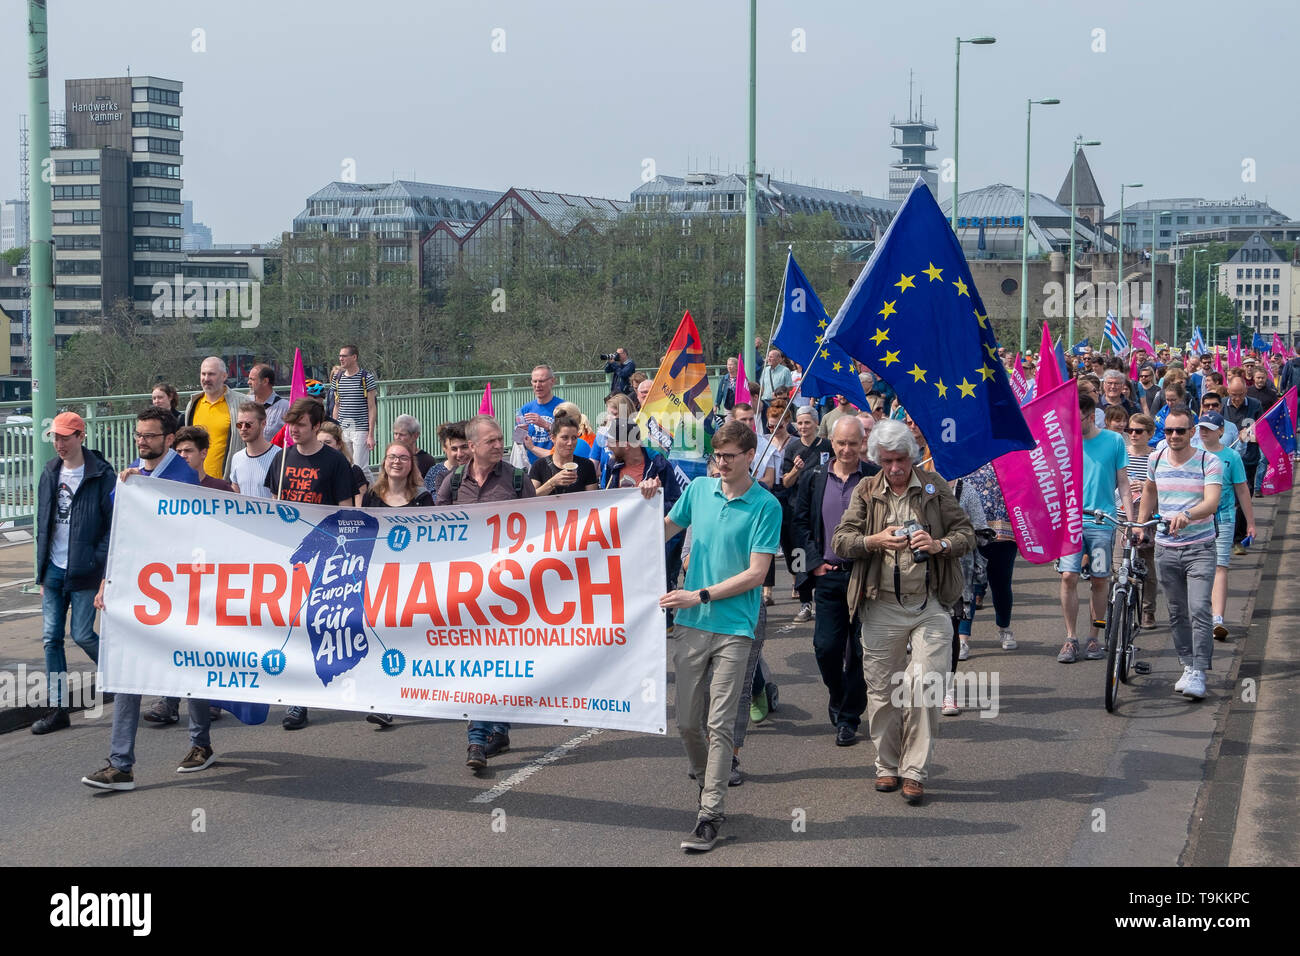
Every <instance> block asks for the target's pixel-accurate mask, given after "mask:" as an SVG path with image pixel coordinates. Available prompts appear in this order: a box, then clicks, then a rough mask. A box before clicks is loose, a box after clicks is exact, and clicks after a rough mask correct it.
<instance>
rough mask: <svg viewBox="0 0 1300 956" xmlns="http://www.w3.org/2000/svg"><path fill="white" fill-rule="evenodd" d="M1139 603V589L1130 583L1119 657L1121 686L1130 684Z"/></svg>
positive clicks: (1125, 604)
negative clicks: (1130, 667)
mask: <svg viewBox="0 0 1300 956" xmlns="http://www.w3.org/2000/svg"><path fill="white" fill-rule="evenodd" d="M1137 601H1138V598H1137V589H1136V588H1135V587H1134V586H1133V584H1132V583H1131V582H1130V584H1129V593H1128V600H1127V601H1125V602H1124V622H1123V623H1124V627H1123V630H1122V633H1121V637H1122V638H1123V646H1121V647H1120V655H1119V680H1120V683H1121V684H1127V683H1128V665H1129V659H1130V657H1131V656H1132V652H1131V650H1130V649H1131V648H1132V647H1133V635H1134V634H1135V633H1136V632H1137V621H1138V619H1139V618H1138V607H1139V605H1138V603H1137Z"/></svg>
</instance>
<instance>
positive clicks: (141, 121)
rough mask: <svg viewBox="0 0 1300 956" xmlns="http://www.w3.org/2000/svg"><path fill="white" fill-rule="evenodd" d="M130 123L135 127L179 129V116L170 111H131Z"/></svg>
mask: <svg viewBox="0 0 1300 956" xmlns="http://www.w3.org/2000/svg"><path fill="white" fill-rule="evenodd" d="M131 125H132V126H133V127H135V128H137V129H138V128H141V127H147V128H151V129H180V128H181V118H180V117H179V116H173V115H171V114H170V113H132V114H131Z"/></svg>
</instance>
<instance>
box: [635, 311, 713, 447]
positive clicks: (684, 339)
mask: <svg viewBox="0 0 1300 956" xmlns="http://www.w3.org/2000/svg"><path fill="white" fill-rule="evenodd" d="M712 411H713V393H712V392H711V391H709V375H708V372H707V371H706V369H705V367H704V348H703V345H702V343H701V341H700V330H699V329H697V328H696V327H695V320H694V319H692V318H691V313H690V312H689V311H687V312H686V314H684V315H683V316H682V321H681V324H680V325H678V326H677V334H676V335H674V336H673V341H672V344H671V345H669V346H668V354H667V355H665V356H664V362H663V364H662V365H660V366H659V371H658V372H657V373H655V380H654V385H653V386H652V387H651V388H650V394H649V395H648V396H647V397H646V402H645V404H644V405H642V406H641V413H640V414H639V415H638V416H637V425H638V426H639V427H640V429H641V434H643V435H648V436H649V437H650V439H651V440H652V441H653V443H654V444H655V445H657V446H658V447H659V448H660V449H661V450H662V451H664V452H667V451H668V450H669V449H671V448H672V447H673V439H674V436H675V435H676V434H677V431H678V428H679V427H681V426H683V425H685V428H684V430H683V441H682V443H681V444H682V447H681V448H680V449H679V450H687V449H691V448H699V449H700V450H701V451H707V447H706V446H707V445H708V434H707V431H705V434H704V435H703V441H702V442H700V441H697V440H695V438H694V436H696V435H697V434H698V432H699V431H701V430H705V429H707V427H708V424H709V422H710V421H711V420H712V415H711V413H712Z"/></svg>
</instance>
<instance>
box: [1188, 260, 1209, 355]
mask: <svg viewBox="0 0 1300 956" xmlns="http://www.w3.org/2000/svg"><path fill="white" fill-rule="evenodd" d="M1209 251H1210V250H1209V249H1193V250H1192V305H1191V309H1190V310H1189V314H1190V315H1191V323H1192V332H1191V336H1190V337H1191V338H1196V257H1197V256H1199V255H1200V254H1201V253H1202V252H1205V253H1208V252H1209Z"/></svg>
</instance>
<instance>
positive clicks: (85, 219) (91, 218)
mask: <svg viewBox="0 0 1300 956" xmlns="http://www.w3.org/2000/svg"><path fill="white" fill-rule="evenodd" d="M98 223H99V210H98V209H67V210H63V209H56V210H55V211H54V225H56V226H81V225H97V224H98Z"/></svg>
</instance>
